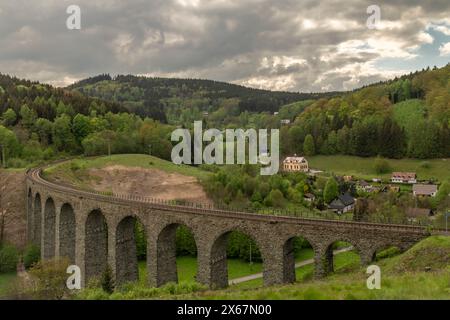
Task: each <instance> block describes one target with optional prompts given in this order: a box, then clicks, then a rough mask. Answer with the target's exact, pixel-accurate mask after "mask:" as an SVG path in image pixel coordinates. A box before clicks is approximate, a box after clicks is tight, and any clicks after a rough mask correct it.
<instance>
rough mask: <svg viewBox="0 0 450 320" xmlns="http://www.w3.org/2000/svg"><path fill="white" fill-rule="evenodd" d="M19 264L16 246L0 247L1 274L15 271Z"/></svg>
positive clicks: (6, 245) (5, 245)
mask: <svg viewBox="0 0 450 320" xmlns="http://www.w3.org/2000/svg"><path fill="white" fill-rule="evenodd" d="M18 262H19V254H18V252H17V249H16V248H15V247H14V246H12V245H9V244H4V245H2V246H1V247H0V273H6V272H13V271H15V270H16V268H17V263H18Z"/></svg>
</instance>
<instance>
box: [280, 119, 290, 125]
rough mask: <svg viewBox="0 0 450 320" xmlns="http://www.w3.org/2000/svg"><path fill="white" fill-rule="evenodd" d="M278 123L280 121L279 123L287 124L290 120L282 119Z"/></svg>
mask: <svg viewBox="0 0 450 320" xmlns="http://www.w3.org/2000/svg"><path fill="white" fill-rule="evenodd" d="M280 123H281V124H284V125H288V124H290V123H291V120H289V119H282V120H281V121H280Z"/></svg>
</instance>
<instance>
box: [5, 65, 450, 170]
mask: <svg viewBox="0 0 450 320" xmlns="http://www.w3.org/2000/svg"><path fill="white" fill-rule="evenodd" d="M249 101H252V103H251V104H247V102H249ZM267 103H268V104H270V106H269V105H268V104H267ZM130 104H131V105H133V106H134V107H136V108H137V109H133V108H131V109H130ZM249 106H251V107H249ZM133 110H134V111H133ZM139 110H141V111H142V112H140V111H139ZM274 110H276V111H274ZM135 111H136V112H135ZM155 112H156V113H157V114H155ZM0 115H1V120H0V121H1V126H0V145H1V146H2V163H3V162H4V165H7V166H11V167H23V166H26V165H29V164H31V163H34V162H36V161H42V160H49V159H53V158H58V157H60V156H61V155H79V154H85V155H101V154H108V153H149V152H151V153H152V154H153V155H155V156H158V157H161V158H163V159H169V158H170V151H171V149H172V142H171V141H170V134H171V132H172V131H173V130H174V129H175V128H177V127H187V128H191V126H192V124H193V121H194V120H203V123H204V128H221V129H224V128H255V129H259V128H267V129H271V128H279V129H280V134H281V154H282V155H290V154H294V153H296V154H304V155H306V156H312V155H316V154H323V155H333V154H346V155H356V156H361V157H370V156H381V157H386V158H404V157H409V158H422V159H425V158H446V157H450V130H449V124H450V64H449V65H447V66H446V67H443V68H440V69H438V68H434V69H426V70H422V71H420V72H416V73H411V74H409V75H406V76H404V77H400V78H397V79H393V80H391V81H387V82H383V83H378V84H374V85H371V86H368V87H364V88H361V89H359V90H355V91H353V92H347V93H341V94H339V95H337V94H336V93H327V94H318V95H315V94H298V93H287V92H270V91H263V90H257V89H249V88H244V87H241V86H236V85H231V84H224V83H221V82H215V81H207V80H192V79H185V80H182V79H162V78H144V77H135V76H117V77H116V78H114V79H112V78H111V77H110V76H109V75H100V76H98V77H94V78H90V79H86V80H83V81H81V82H79V83H76V84H74V85H73V86H71V87H69V88H54V87H51V86H49V85H44V84H40V83H37V82H31V81H27V80H21V79H17V78H14V77H10V76H7V75H0ZM150 149H151V150H150ZM3 158H6V162H5V161H3Z"/></svg>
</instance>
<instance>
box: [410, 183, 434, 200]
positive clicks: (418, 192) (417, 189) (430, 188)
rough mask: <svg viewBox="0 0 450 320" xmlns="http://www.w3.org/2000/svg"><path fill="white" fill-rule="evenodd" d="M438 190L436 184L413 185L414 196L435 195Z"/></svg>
mask: <svg viewBox="0 0 450 320" xmlns="http://www.w3.org/2000/svg"><path fill="white" fill-rule="evenodd" d="M437 191H438V188H437V185H435V184H415V185H413V195H414V197H435V196H436V193H437Z"/></svg>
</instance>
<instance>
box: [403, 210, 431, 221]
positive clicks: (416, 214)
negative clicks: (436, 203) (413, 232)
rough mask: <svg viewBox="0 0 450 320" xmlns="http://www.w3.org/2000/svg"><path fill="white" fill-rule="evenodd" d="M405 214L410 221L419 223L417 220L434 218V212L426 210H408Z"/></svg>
mask: <svg viewBox="0 0 450 320" xmlns="http://www.w3.org/2000/svg"><path fill="white" fill-rule="evenodd" d="M405 214H406V218H407V219H408V220H409V221H412V222H414V221H417V219H424V218H429V217H431V216H433V211H432V210H431V209H425V208H407V209H406V212H405Z"/></svg>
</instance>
